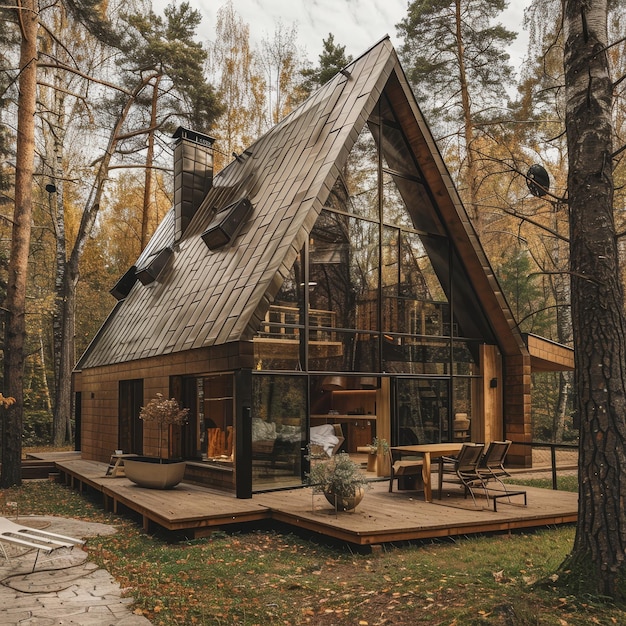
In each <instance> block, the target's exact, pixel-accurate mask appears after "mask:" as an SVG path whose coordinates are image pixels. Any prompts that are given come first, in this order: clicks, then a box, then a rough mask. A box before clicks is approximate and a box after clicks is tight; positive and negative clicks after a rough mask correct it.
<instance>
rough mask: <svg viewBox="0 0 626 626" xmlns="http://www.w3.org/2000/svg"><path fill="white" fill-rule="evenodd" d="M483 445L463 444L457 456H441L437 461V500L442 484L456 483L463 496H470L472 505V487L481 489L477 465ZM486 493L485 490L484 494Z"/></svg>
mask: <svg viewBox="0 0 626 626" xmlns="http://www.w3.org/2000/svg"><path fill="white" fill-rule="evenodd" d="M484 449H485V444H484V443H464V444H463V446H462V447H461V450H460V451H459V454H458V455H457V456H453V457H452V456H442V457H441V458H440V459H439V499H440V500H441V494H442V491H443V483H444V482H453V483H458V484H461V485H462V486H463V490H464V495H465V497H467V494H468V493H469V494H470V495H471V496H472V500H473V502H474V505H475V506H477V505H476V498H475V496H474V487H483V489H484V483H483V481H482V478H481V477H480V475H479V473H478V463H479V462H480V459H481V456H482V454H483V450H484ZM486 493H487V491H486V489H485V494H486Z"/></svg>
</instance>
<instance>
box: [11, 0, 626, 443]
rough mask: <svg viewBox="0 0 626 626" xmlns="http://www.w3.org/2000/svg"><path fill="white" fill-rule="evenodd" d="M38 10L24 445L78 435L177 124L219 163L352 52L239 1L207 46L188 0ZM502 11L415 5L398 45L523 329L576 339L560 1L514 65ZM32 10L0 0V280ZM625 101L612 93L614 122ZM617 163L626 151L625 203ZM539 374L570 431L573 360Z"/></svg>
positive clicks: (165, 206) (538, 15) (148, 229)
mask: <svg viewBox="0 0 626 626" xmlns="http://www.w3.org/2000/svg"><path fill="white" fill-rule="evenodd" d="M32 7H34V8H31V9H30V10H31V11H32V12H33V13H36V16H37V28H38V30H37V38H36V46H37V68H36V70H37V74H36V77H37V78H36V80H37V89H36V104H35V116H34V123H35V127H34V138H35V141H34V150H35V158H34V163H35V169H34V172H33V174H34V178H33V183H34V184H33V187H32V202H33V204H32V219H31V229H32V231H31V232H32V235H31V238H30V244H29V258H28V273H27V277H26V316H25V326H26V331H27V332H26V344H25V350H24V354H25V361H24V365H25V368H24V384H23V389H24V401H23V403H24V438H23V443H24V444H25V445H28V444H40V443H47V442H50V441H52V440H54V443H55V444H56V445H64V444H69V443H71V442H72V440H73V436H74V431H73V424H72V421H71V415H72V410H71V377H70V375H71V369H72V367H73V366H74V364H75V363H76V360H77V357H79V356H80V354H81V353H82V352H83V351H84V349H85V348H86V347H87V345H88V344H89V341H90V340H91V338H92V337H93V336H94V334H95V333H96V332H97V330H98V328H99V327H100V325H101V324H102V322H103V321H104V319H105V318H106V316H107V314H108V313H109V312H110V310H111V308H112V307H113V305H114V303H115V300H114V298H113V297H112V296H111V295H110V294H109V290H110V289H111V288H112V287H113V285H114V284H115V283H116V281H117V280H118V278H119V277H120V276H121V275H123V274H124V272H125V271H126V270H127V269H128V268H129V267H131V266H132V265H133V264H134V261H135V259H136V258H137V257H138V255H139V253H140V252H141V250H142V249H143V247H144V246H145V244H146V242H147V241H148V240H149V237H150V235H151V234H152V232H153V231H154V229H155V228H156V225H157V224H158V223H159V221H160V220H161V219H162V217H163V216H164V214H165V213H166V212H167V211H168V210H169V209H170V207H171V204H172V198H171V190H172V184H171V179H172V140H171V136H172V133H173V131H174V130H175V128H176V127H177V126H179V125H183V126H187V127H190V128H192V129H194V130H197V131H200V132H203V133H207V134H209V135H211V136H213V137H215V139H216V142H215V169H216V171H218V170H219V169H221V168H222V167H223V166H224V165H226V164H227V163H228V162H229V161H230V160H232V159H233V158H234V155H236V154H239V153H240V152H241V151H243V149H245V147H246V146H247V145H248V144H250V143H251V142H252V141H253V140H254V139H256V138H257V137H258V136H260V135H261V134H262V133H264V132H266V131H267V130H268V129H269V128H271V127H272V126H273V125H274V124H276V123H277V122H278V121H279V120H280V119H281V118H282V117H284V116H285V115H286V114H287V113H289V111H291V110H292V109H293V108H295V107H297V106H298V104H299V103H300V102H302V101H303V100H304V99H305V98H306V97H307V95H308V94H309V93H311V92H312V91H313V90H314V89H316V88H317V87H318V86H320V85H322V84H323V83H324V82H326V81H327V80H328V79H329V78H330V77H331V76H332V75H333V74H334V73H335V72H336V71H337V70H338V69H340V68H341V67H343V66H344V65H346V64H347V63H348V62H349V61H350V60H351V59H350V57H349V56H348V55H346V52H345V46H344V45H342V42H337V41H335V39H334V36H333V34H332V33H329V35H328V37H327V38H326V39H324V40H323V41H321V42H320V48H321V53H320V55H319V57H318V58H317V59H315V60H314V59H309V58H306V56H305V54H304V53H303V52H302V49H301V47H300V45H299V41H298V25H297V24H296V23H293V24H285V23H283V22H277V23H276V25H275V30H274V32H273V33H272V34H271V35H266V36H265V37H264V38H262V39H261V41H260V43H259V44H256V45H255V44H253V43H252V37H251V26H250V25H249V24H247V23H245V22H244V21H243V19H242V18H241V17H240V16H239V15H238V14H237V11H236V9H235V6H234V4H233V2H227V3H225V4H224V5H223V6H222V7H221V8H220V9H219V11H218V12H217V19H216V22H215V24H213V25H212V26H213V28H214V36H213V37H211V38H210V39H211V43H210V44H206V43H205V44H201V43H200V42H199V38H198V37H197V28H198V25H199V23H200V15H199V13H198V11H196V10H195V9H193V8H192V6H191V5H189V4H187V3H184V2H183V3H177V4H176V3H173V4H170V5H168V6H167V7H166V8H165V9H163V11H162V13H160V14H156V13H153V11H152V5H151V4H150V2H144V1H139V0H130V1H126V2H124V3H116V2H109V3H106V4H104V3H103V4H100V3H92V2H90V1H88V0H77V1H70V2H64V3H58V2H54V1H52V0H51V1H43V0H42V1H41V2H39V3H38V5H34V4H33V5H32ZM504 8H505V3H504V2H503V1H499V0H468V1H466V2H456V3H455V2H442V1H439V2H430V3H424V2H413V3H410V4H409V5H408V9H407V14H406V16H405V17H404V18H403V19H402V20H401V22H399V23H398V25H397V37H398V38H399V40H400V42H401V44H400V46H399V50H398V51H399V55H400V58H401V61H402V63H403V66H404V69H405V71H406V72H407V76H408V78H409V81H410V82H411V84H412V87H413V89H414V91H415V93H416V96H417V100H418V102H419V104H420V107H421V108H422V111H423V112H424V114H425V117H426V119H427V121H428V122H429V124H430V126H431V129H432V130H433V133H434V135H435V137H436V138H437V143H438V146H439V149H440V150H441V152H442V154H443V157H444V159H445V162H446V164H447V166H448V168H449V170H450V172H451V173H452V176H453V178H454V180H455V182H456V184H457V186H458V189H459V192H460V194H461V196H462V198H463V200H464V203H465V205H466V207H467V209H468V212H469V213H470V216H471V218H472V220H473V223H474V226H475V228H476V230H477V232H478V234H479V237H480V239H481V241H482V244H483V246H484V247H485V249H486V251H487V254H488V256H489V259H490V261H491V263H492V265H493V267H494V269H495V271H496V274H497V276H498V278H499V281H500V284H501V286H502V288H503V290H504V292H505V294H506V297H507V300H508V302H509V304H510V306H511V308H512V310H513V312H514V314H515V318H516V320H517V322H518V324H519V327H520V329H521V330H522V331H523V332H530V333H537V334H540V335H542V336H544V337H546V338H548V339H552V340H554V341H557V342H559V343H563V344H567V345H571V344H572V323H571V315H570V309H569V302H570V292H569V290H570V285H569V277H568V275H567V268H568V215H567V210H566V201H565V195H566V191H565V190H566V180H567V167H566V165H567V164H566V145H565V135H564V116H565V110H564V108H565V104H564V94H563V89H562V85H563V82H564V79H563V65H562V63H563V42H562V40H561V38H560V37H561V31H560V25H561V23H560V10H561V7H560V3H559V2H554V1H547V0H535V1H534V2H532V3H530V5H529V7H528V9H527V10H526V13H525V20H524V24H523V26H524V28H525V29H526V31H527V33H528V42H529V43H528V52H527V55H526V61H525V63H524V65H523V67H521V68H517V69H518V70H519V71H518V73H517V74H516V73H515V72H514V71H513V69H514V68H512V66H511V64H510V60H509V58H508V54H507V52H506V51H507V48H508V46H510V44H511V42H512V41H513V39H514V37H515V33H514V32H512V31H511V30H508V29H507V28H505V27H503V26H502V25H501V24H500V23H499V19H500V16H501V13H502V11H503V10H504ZM16 9H17V10H16ZM28 10H29V8H28V3H27V2H24V3H19V4H16V5H15V8H12V7H11V6H9V7H7V8H2V9H0V16H1V17H2V19H3V23H4V24H5V25H6V28H4V29H3V30H2V32H1V33H0V131H1V134H0V153H1V154H2V159H1V164H0V217H1V218H2V219H0V239H1V242H2V243H1V245H0V277H1V278H2V282H1V284H0V290H2V292H4V291H5V290H6V286H7V284H8V283H9V277H8V276H7V271H8V270H7V268H8V263H9V256H10V251H9V249H10V243H11V238H12V234H11V228H12V224H13V221H14V218H13V217H12V215H11V210H12V207H13V206H14V205H15V204H16V197H17V195H18V194H19V192H20V186H19V185H17V186H16V181H15V173H16V170H17V169H18V168H17V166H18V159H19V155H18V154H17V149H16V145H17V136H18V131H17V127H18V114H19V111H20V101H19V94H20V90H19V89H18V86H19V81H20V79H22V78H23V77H24V75H25V73H26V71H25V70H26V67H27V66H23V65H21V63H20V55H21V50H22V48H23V40H24V35H23V33H24V23H23V19H22V18H23V17H24V16H25V15H27V11H28ZM609 17H610V20H609V27H610V31H611V33H610V34H611V35H612V37H610V39H611V40H615V41H618V40H619V39H620V33H622V32H623V31H624V27H623V21H624V15H623V11H622V9H621V3H617V5H616V6H614V7H612V9H611V10H610V14H609ZM20 42H22V48H21V47H20ZM373 43H375V42H372V44H373ZM625 52H626V50H625V48H624V44H623V43H618V44H617V45H615V46H612V47H611V49H610V57H609V58H610V62H611V64H612V65H613V69H614V71H615V75H618V76H621V75H622V74H623V67H624V64H625V60H626V57H625ZM625 113H626V108H625V107H624V101H623V98H621V95H620V91H619V89H618V90H617V95H616V98H615V106H614V110H613V117H614V128H615V130H616V132H617V133H620V131H622V129H623V124H624V118H625ZM617 145H621V142H619V143H618V144H617ZM533 164H540V165H541V166H542V167H543V168H545V170H546V171H548V172H549V173H550V186H549V189H546V188H542V187H540V188H539V189H538V188H537V187H536V186H534V187H533V185H532V184H530V186H529V182H530V183H532V181H529V179H528V177H527V175H528V172H529V168H530V167H531V165H533ZM622 178H623V172H621V170H620V167H619V161H618V162H617V165H616V168H615V180H616V194H615V206H616V208H617V210H616V213H617V215H618V216H620V215H621V214H622V213H623V209H620V207H623V191H622V185H621V182H620V181H621V180H622ZM618 231H621V227H619V226H618ZM620 252H623V248H620ZM2 295H3V294H2V293H0V296H2ZM0 322H3V323H4V317H3V316H1V315H0ZM4 352H5V351H3V355H4ZM533 385H534V387H533V422H534V437H535V439H536V440H539V441H557V442H560V441H569V440H573V439H575V437H576V435H577V431H576V429H575V428H574V420H573V416H572V413H573V409H572V400H571V398H572V379H571V376H570V375H569V374H568V373H550V374H541V375H535V378H534V380H533Z"/></svg>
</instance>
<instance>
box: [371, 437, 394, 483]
mask: <svg viewBox="0 0 626 626" xmlns="http://www.w3.org/2000/svg"><path fill="white" fill-rule="evenodd" d="M370 448H371V449H372V450H373V451H374V454H375V455H376V475H377V476H389V475H390V474H391V457H390V456H389V442H388V441H387V440H386V439H381V438H379V437H374V441H373V442H372V443H371V444H370Z"/></svg>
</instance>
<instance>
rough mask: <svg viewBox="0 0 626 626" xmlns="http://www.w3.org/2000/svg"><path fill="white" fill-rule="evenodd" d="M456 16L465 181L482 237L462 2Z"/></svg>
mask: <svg viewBox="0 0 626 626" xmlns="http://www.w3.org/2000/svg"><path fill="white" fill-rule="evenodd" d="M455 16H456V44H457V59H458V63H459V84H460V86H461V102H462V105H463V132H464V135H465V158H466V159H467V167H466V171H465V180H466V183H467V193H468V199H469V215H470V219H471V220H472V224H473V225H474V228H475V229H476V232H477V233H478V234H479V235H480V234H481V231H482V224H481V219H480V218H481V216H480V212H479V210H478V185H477V182H476V181H477V180H478V175H477V173H476V161H475V158H474V157H475V154H474V120H473V118H472V105H471V101H470V96H469V89H468V85H467V72H466V71H465V45H464V43H463V33H462V29H461V26H462V20H463V17H462V15H461V0H456V2H455Z"/></svg>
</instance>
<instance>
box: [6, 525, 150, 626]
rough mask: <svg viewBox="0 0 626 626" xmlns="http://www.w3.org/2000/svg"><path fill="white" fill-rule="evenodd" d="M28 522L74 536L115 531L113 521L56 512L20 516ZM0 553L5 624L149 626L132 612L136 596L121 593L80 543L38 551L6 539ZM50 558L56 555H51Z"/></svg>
mask: <svg viewBox="0 0 626 626" xmlns="http://www.w3.org/2000/svg"><path fill="white" fill-rule="evenodd" d="M17 521H18V522H19V523H20V524H23V525H25V526H33V527H34V528H40V529H44V528H45V529H46V530H48V531H50V532H53V533H59V534H61V535H68V536H70V537H80V538H88V537H97V536H99V535H110V534H114V533H115V532H116V529H115V528H114V527H113V526H109V525H107V524H98V523H92V522H82V521H80V520H73V519H65V518H58V517H40V516H32V517H30V516H29V517H22V518H20V519H19V520H17ZM4 547H5V549H6V551H7V554H8V556H9V559H10V560H9V561H8V562H7V561H6V560H5V559H4V556H3V555H2V553H1V552H0V559H1V560H0V583H1V584H0V624H1V625H2V626H61V625H63V626H68V625H71V626H150V623H151V622H150V621H149V620H147V619H146V618H145V617H143V616H141V615H134V614H133V613H132V611H131V609H130V605H131V604H132V602H133V599H132V598H127V597H123V593H122V589H121V588H120V586H119V585H118V584H117V583H116V582H115V580H114V579H113V577H112V576H111V575H110V574H109V573H108V572H107V571H106V570H103V569H99V568H98V566H97V565H95V564H94V563H90V562H89V561H87V554H86V553H85V552H84V551H83V550H81V549H80V548H79V547H77V548H74V549H72V550H67V549H65V548H62V549H61V550H58V551H56V552H54V553H53V554H52V555H46V554H40V555H39V557H38V560H37V565H36V568H35V571H34V572H32V569H33V564H34V562H35V557H36V551H35V550H28V549H25V548H21V547H19V546H15V545H10V544H4ZM51 557H52V558H51Z"/></svg>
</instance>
